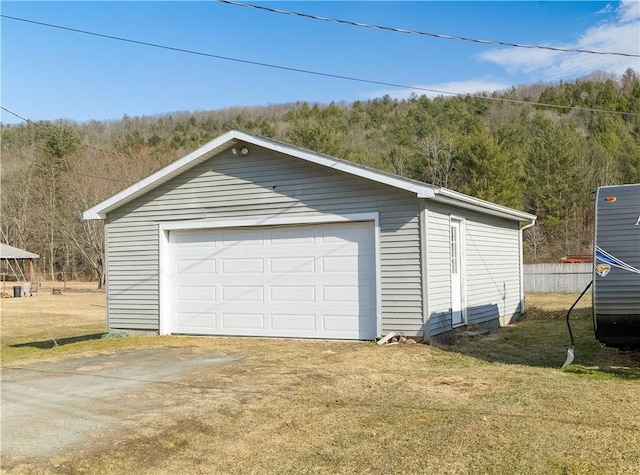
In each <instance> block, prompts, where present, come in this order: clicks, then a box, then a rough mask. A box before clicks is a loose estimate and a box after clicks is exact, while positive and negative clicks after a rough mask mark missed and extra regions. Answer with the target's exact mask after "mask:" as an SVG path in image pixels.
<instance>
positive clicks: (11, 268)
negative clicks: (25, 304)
mask: <svg viewBox="0 0 640 475" xmlns="http://www.w3.org/2000/svg"><path fill="white" fill-rule="evenodd" d="M39 257H40V256H39V255H38V254H34V253H33V252H29V251H25V250H24V249H20V248H17V247H13V246H10V245H9V244H5V243H0V262H1V263H2V264H1V266H2V267H1V269H2V270H1V271H0V275H1V278H2V293H3V294H4V293H5V286H6V281H7V277H8V276H7V274H10V275H11V276H12V277H13V279H11V280H14V279H15V280H16V281H19V280H25V281H27V282H29V283H31V282H33V281H34V270H33V260H34V259H38V258H39ZM25 261H26V262H27V263H28V269H27V271H26V273H25V269H24V264H25Z"/></svg>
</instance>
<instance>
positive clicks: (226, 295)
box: [221, 285, 264, 303]
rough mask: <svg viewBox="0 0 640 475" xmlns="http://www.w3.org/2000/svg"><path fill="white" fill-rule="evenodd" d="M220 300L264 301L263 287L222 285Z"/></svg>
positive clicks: (238, 301) (237, 301)
mask: <svg viewBox="0 0 640 475" xmlns="http://www.w3.org/2000/svg"><path fill="white" fill-rule="evenodd" d="M221 301H222V302H236V303H243V302H247V303H248V302H264V288H263V287H255V286H253V287H252V286H240V285H238V286H232V285H223V286H222V299H221Z"/></svg>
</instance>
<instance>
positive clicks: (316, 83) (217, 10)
mask: <svg viewBox="0 0 640 475" xmlns="http://www.w3.org/2000/svg"><path fill="white" fill-rule="evenodd" d="M238 2H243V3H250V4H255V5H257V6H263V7H270V8H274V9H279V10H286V11H293V12H299V13H304V14H307V15H311V16H320V17H329V18H335V19H341V20H348V21H354V22H360V23H365V24H369V25H381V26H385V27H392V28H399V29H407V30H414V31H418V32H430V33H438V34H444V35H452V36H463V37H466V38H472V39H483V40H493V41H501V42H509V43H519V44H528V45H541V46H551V47H557V48H564V49H584V50H596V51H604V52H617V53H626V54H631V55H635V56H622V55H613V54H606V55H600V54H589V53H577V52H564V51H551V50H547V49H531V48H518V47H512V46H502V45H497V44H480V43H476V42H471V41H463V40H450V39H440V38H435V37H432V36H425V35H418V34H407V33H399V32H394V31H386V30H379V29H373V28H366V27H357V26H352V25H346V24H340V23H335V22H326V21H320V20H316V19H310V18H303V17H299V16H292V15H286V14H282V13H275V12H269V11H265V10H262V9H255V8H247V7H242V6H238V5H231V4H228V3H220V2H216V1H214V0H211V1H200V2H164V1H161V2H151V1H149V2H106V1H105V2H100V1H94V2H81V1H72V2H55V1H45V2H25V1H13V2H12V1H3V2H2V3H1V5H0V7H1V14H2V15H3V17H2V19H1V28H2V29H1V35H2V38H1V40H2V64H1V67H2V78H1V79H2V86H1V94H2V95H1V102H2V106H3V107H5V108H6V109H9V110H11V111H13V112H15V113H17V114H20V115H21V116H22V117H26V118H29V119H31V120H55V119H71V120H76V121H88V120H91V119H97V120H109V119H119V118H121V117H122V116H123V115H125V114H127V115H129V116H140V115H154V114H163V113H169V112H174V111H196V110H213V109H220V108H224V107H233V106H259V105H269V104H279V103H287V102H295V101H309V102H319V103H329V102H331V101H347V102H352V101H355V100H367V99H371V98H374V97H380V96H382V95H384V94H389V95H391V96H392V97H396V98H403V97H408V95H409V94H410V93H411V92H412V91H413V92H415V93H417V94H428V95H430V96H433V95H437V94H438V93H437V92H434V91H443V92H450V93H460V94H465V93H475V92H479V91H493V90H499V89H505V88H509V87H511V86H517V85H520V84H530V83H535V82H550V83H555V82H559V81H560V80H564V81H569V80H572V79H575V78H576V77H580V76H585V75H588V74H590V73H592V72H594V71H604V72H606V73H610V74H616V75H621V74H622V73H624V71H625V70H626V69H627V68H634V69H636V70H640V58H639V57H638V54H640V3H639V2H638V0H632V1H623V2H601V1H584V2H583V1H567V2H556V1H513V2H492V1H490V2H476V1H448V2H435V1H422V2H383V1H373V2H360V1H355V2H342V1H332V2H307V1H289V2H264V1H256V0H253V1H249V0H248V1H246V2H244V0H238ZM9 17H13V18H9ZM19 19H22V20H28V21H21V20H19ZM33 22H40V23H46V24H49V25H54V26H58V27H64V28H67V29H61V28H54V27H52V26H45V25H42V24H36V23H33ZM69 29H75V30H82V31H84V32H85V33H81V32H78V31H70V30H69ZM88 33H94V35H91V34H88ZM95 33H97V34H101V35H107V36H111V37H112V38H106V37H104V36H96V35H95ZM116 38H118V39H116ZM132 41H134V42H138V43H134V42H132ZM140 42H141V43H148V44H140ZM149 44H154V45H156V46H150V45H149ZM158 46H164V47H169V48H172V49H167V48H160V47H158ZM196 53H204V54H196ZM256 63H260V64H256ZM287 68H288V69H287ZM294 70H295V71H294ZM303 71H306V72H303ZM311 72H312V73H319V74H310V73H311ZM332 75H333V76H341V77H342V78H337V77H331V76H332ZM347 78H350V79H347ZM412 88H419V89H412ZM2 121H3V122H4V123H18V122H20V120H19V119H18V118H16V117H15V116H12V115H11V114H8V113H6V112H4V111H3V112H2Z"/></svg>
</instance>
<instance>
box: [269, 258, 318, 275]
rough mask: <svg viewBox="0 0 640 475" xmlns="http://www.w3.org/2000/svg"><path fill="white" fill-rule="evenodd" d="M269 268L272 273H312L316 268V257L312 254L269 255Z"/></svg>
mask: <svg viewBox="0 0 640 475" xmlns="http://www.w3.org/2000/svg"><path fill="white" fill-rule="evenodd" d="M269 270H270V273H272V274H309V273H311V274H312V273H314V272H315V270H316V259H315V258H314V257H313V256H311V257H309V256H301V257H271V258H270V259H269Z"/></svg>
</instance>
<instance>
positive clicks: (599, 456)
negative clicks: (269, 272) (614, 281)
mask: <svg viewBox="0 0 640 475" xmlns="http://www.w3.org/2000/svg"><path fill="white" fill-rule="evenodd" d="M28 300H29V299H22V300H21V301H18V300H17V299H7V300H3V301H2V302H1V303H0V304H1V305H2V326H1V336H2V364H3V365H5V366H6V365H10V366H15V365H24V364H28V363H29V362H31V361H34V359H38V360H41V359H43V358H46V359H55V358H68V357H78V356H80V355H83V354H88V353H95V352H112V351H121V350H124V349H129V348H135V347H140V346H146V347H149V346H163V345H171V346H189V347H192V348H194V350H195V351H208V352H215V353H217V354H221V355H229V356H232V357H233V358H234V359H235V360H236V361H238V362H239V364H236V365H234V366H230V367H228V368H225V367H221V368H220V372H219V373H216V374H215V375H203V379H202V380H200V381H199V383H198V385H195V384H194V386H193V387H189V388H179V390H180V391H181V392H182V394H181V396H182V399H181V400H180V401H181V404H176V405H174V406H171V407H165V408H164V409H162V410H156V411H154V412H151V413H149V414H148V415H147V416H146V417H145V423H144V424H140V425H138V426H134V427H131V428H130V429H129V430H128V431H127V432H126V433H123V434H115V435H113V438H112V439H109V444H108V445H106V446H101V447H95V448H94V449H93V450H90V451H88V452H87V451H84V452H77V451H70V452H68V453H64V454H59V455H58V456H56V457H55V458H54V459H51V460H47V461H41V462H34V463H33V464H32V465H29V466H22V467H20V468H19V469H16V471H15V473H90V474H94V473H96V474H125V473H126V474H143V473H153V474H175V473H185V474H196V473H202V474H210V473H240V474H245V473H256V474H282V473H291V474H298V473H320V474H338V473H372V474H388V473H410V474H417V473H438V474H440V473H443V474H444V473H451V474H486V473H495V474H520V473H527V474H531V473H534V474H535V473H539V474H549V473H552V474H553V473H558V474H560V473H568V474H574V473H586V474H623V473H628V474H637V473H640V353H630V352H626V353H621V352H619V351H617V350H615V349H609V348H604V347H602V346H601V345H599V344H598V343H597V342H596V341H595V339H594V338H593V331H592V325H591V319H590V317H589V315H588V311H587V309H582V310H580V311H579V312H578V313H576V317H575V318H574V319H573V323H574V326H573V328H574V336H575V339H576V359H575V363H574V364H573V365H571V366H570V367H568V368H567V369H565V370H559V369H558V368H559V367H560V366H561V365H562V363H563V362H564V360H565V356H566V349H567V346H568V336H567V332H566V326H565V322H564V320H563V319H561V318H548V315H547V314H545V313H544V312H542V311H538V312H536V313H535V314H534V316H533V317H531V316H529V318H525V319H524V320H522V321H521V322H519V323H517V324H515V325H511V326H509V327H506V328H502V329H497V330H493V331H492V332H491V333H490V334H488V335H483V336H477V337H475V338H462V337H461V338H458V339H457V341H456V342H455V343H454V344H452V345H448V346H430V345H421V344H420V345H413V346H407V345H391V346H378V345H375V344H372V343H356V342H327V341H296V340H275V339H258V338H253V339H251V338H196V337H153V338H148V337H147V338H144V337H135V338H134V337H127V338H109V339H101V338H99V335H100V334H101V333H103V332H104V328H105V323H104V294H102V293H99V292H95V291H89V290H88V289H86V288H83V287H82V286H80V285H78V287H77V288H70V289H69V291H68V292H67V293H65V294H63V295H61V296H54V295H50V292H46V291H42V292H40V295H38V296H37V297H33V298H32V301H31V302H28ZM27 305H31V306H32V307H33V308H39V309H40V312H42V316H43V317H44V318H45V320H46V321H47V322H48V323H49V325H50V326H51V328H52V331H53V333H54V334H55V336H56V337H57V338H58V340H59V343H61V344H60V346H59V347H58V348H51V344H50V343H49V342H48V341H47V339H48V338H47V332H46V331H44V330H43V328H42V327H43V325H42V323H41V318H40V315H39V314H38V313H34V312H33V311H32V310H28V309H27ZM580 312H582V313H580ZM231 387H232V388H234V392H233V393H228V392H225V393H224V394H227V396H229V395H230V394H232V395H233V397H226V398H225V399H224V401H221V398H220V397H219V396H220V395H221V394H222V393H223V392H224V391H225V390H226V389H227V388H231ZM166 391H167V393H166V394H164V395H163V397H166V398H168V397H172V394H171V391H177V389H173V390H169V389H167V390H166ZM185 391H187V392H188V396H189V397H186V398H185ZM21 470H22V471H21Z"/></svg>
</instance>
